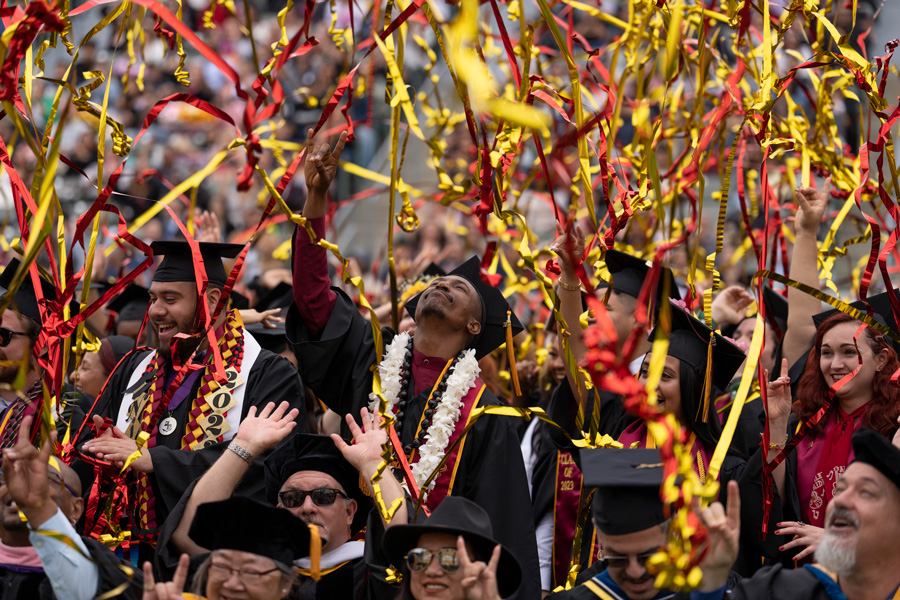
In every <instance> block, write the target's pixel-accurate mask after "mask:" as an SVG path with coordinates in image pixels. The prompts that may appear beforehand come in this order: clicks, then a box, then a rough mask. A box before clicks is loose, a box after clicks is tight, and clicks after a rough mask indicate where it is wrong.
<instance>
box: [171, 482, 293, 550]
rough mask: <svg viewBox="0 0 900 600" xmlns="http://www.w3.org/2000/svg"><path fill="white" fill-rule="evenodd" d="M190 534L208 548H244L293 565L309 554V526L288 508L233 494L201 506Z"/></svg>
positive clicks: (200, 544) (196, 541) (198, 508)
mask: <svg viewBox="0 0 900 600" xmlns="http://www.w3.org/2000/svg"><path fill="white" fill-rule="evenodd" d="M188 536H189V537H190V538H191V539H192V540H194V542H195V543H196V544H197V545H199V546H201V547H203V548H206V549H208V550H240V551H241V552H250V553H253V554H259V555H260V556H265V557H268V558H271V559H272V560H274V561H277V562H279V563H281V564H283V565H290V564H291V563H293V562H294V561H295V560H296V559H298V558H303V557H305V556H309V540H310V534H309V526H308V525H307V524H306V523H304V522H303V521H301V520H300V519H298V518H297V517H295V516H294V515H292V514H291V513H290V512H289V511H287V510H286V509H284V508H275V507H274V506H268V505H266V504H263V503H261V502H257V501H256V500H251V499H250V498H246V497H241V496H232V497H231V498H229V499H228V500H222V501H221V502H209V503H206V504H201V505H200V506H198V507H197V515H196V516H195V517H194V522H193V523H191V529H190V531H189V532H188Z"/></svg>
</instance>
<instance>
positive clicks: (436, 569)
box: [425, 556, 444, 577]
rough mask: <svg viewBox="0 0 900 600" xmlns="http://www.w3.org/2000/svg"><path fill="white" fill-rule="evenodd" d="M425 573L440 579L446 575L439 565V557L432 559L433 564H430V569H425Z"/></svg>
mask: <svg viewBox="0 0 900 600" xmlns="http://www.w3.org/2000/svg"><path fill="white" fill-rule="evenodd" d="M425 572H426V573H427V574H428V575H429V576H430V577H440V576H441V575H443V574H444V570H443V569H442V568H441V566H440V565H439V564H438V557H437V556H432V557H431V562H430V563H428V568H426V569H425Z"/></svg>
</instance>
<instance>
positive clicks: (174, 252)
mask: <svg viewBox="0 0 900 600" xmlns="http://www.w3.org/2000/svg"><path fill="white" fill-rule="evenodd" d="M197 244H198V245H199V246H200V254H201V256H202V257H203V265H204V266H205V267H206V278H207V279H208V280H209V283H210V284H211V285H217V286H219V287H222V286H224V285H225V281H227V279H228V273H226V272H225V267H224V266H223V265H222V259H223V258H234V257H236V256H237V255H238V254H240V252H241V250H243V249H244V246H242V245H241V244H222V243H218V242H197ZM150 248H152V249H153V254H154V255H162V257H163V259H162V262H160V263H159V266H158V267H156V273H155V274H154V275H153V281H197V278H196V276H195V275H194V255H193V253H192V252H191V246H190V244H188V243H187V242H185V241H174V240H173V241H164V242H153V243H152V244H150Z"/></svg>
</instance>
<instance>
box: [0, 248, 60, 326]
mask: <svg viewBox="0 0 900 600" xmlns="http://www.w3.org/2000/svg"><path fill="white" fill-rule="evenodd" d="M20 264H22V263H21V262H19V259H17V258H14V259H12V260H11V261H10V262H9V264H8V265H6V268H5V269H4V270H3V273H0V287H3V288H4V290H8V289H9V286H10V285H11V284H12V281H13V278H14V277H15V275H16V271H18V270H19V265H20ZM38 279H40V282H41V292H42V293H43V297H44V298H45V299H46V300H56V299H57V295H56V286H55V285H53V284H52V283H51V282H49V281H47V280H46V279H44V278H43V277H40V276H38ZM8 295H9V292H8V291H6V292H4V294H3V299H4V300H5V299H6V297H7V296H8ZM12 305H13V306H14V307H15V308H16V310H18V312H19V314H20V315H22V316H23V317H28V318H29V319H31V320H32V321H34V322H35V323H42V320H41V310H40V308H39V307H38V300H37V295H36V294H35V293H34V286H33V285H32V280H31V275H29V274H27V273H26V275H25V278H24V279H23V280H22V283H21V284H20V285H19V289H18V290H16V293H15V294H13V298H12ZM75 312H76V313H77V312H78V305H77V304H76V305H75Z"/></svg>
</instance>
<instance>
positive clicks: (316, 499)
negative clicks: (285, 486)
mask: <svg viewBox="0 0 900 600" xmlns="http://www.w3.org/2000/svg"><path fill="white" fill-rule="evenodd" d="M338 494H340V495H341V496H343V497H344V498H346V499H348V500H349V498H350V497H349V496H347V494H345V493H344V492H342V491H341V490H336V489H333V488H323V487H322V488H316V489H314V490H310V491H308V492H307V491H306V490H287V491H285V492H281V493H279V494H278V499H279V500H281V505H282V506H283V507H285V508H300V507H301V506H303V503H304V502H306V497H307V496H310V497H312V501H313V504H315V505H316V506H331V505H332V504H334V501H335V500H337V497H338Z"/></svg>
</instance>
